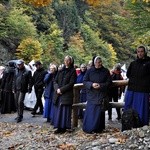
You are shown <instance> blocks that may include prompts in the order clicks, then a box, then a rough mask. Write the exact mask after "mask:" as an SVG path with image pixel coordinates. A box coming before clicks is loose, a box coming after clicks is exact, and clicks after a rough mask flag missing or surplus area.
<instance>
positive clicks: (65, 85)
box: [53, 67, 77, 105]
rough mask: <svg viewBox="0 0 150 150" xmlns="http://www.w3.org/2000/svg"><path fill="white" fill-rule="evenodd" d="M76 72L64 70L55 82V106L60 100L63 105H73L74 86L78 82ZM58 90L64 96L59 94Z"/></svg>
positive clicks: (72, 69)
mask: <svg viewBox="0 0 150 150" xmlns="http://www.w3.org/2000/svg"><path fill="white" fill-rule="evenodd" d="M76 76H77V75H76V70H75V69H74V68H73V67H72V68H65V67H64V68H63V69H62V70H60V71H59V72H58V73H57V75H56V78H55V80H54V90H55V91H54V99H53V100H54V104H56V103H57V100H58V98H59V97H60V99H61V104H66V105H71V104H72V103H73V86H74V83H75V82H76ZM57 89H60V90H61V92H62V95H58V94H57Z"/></svg>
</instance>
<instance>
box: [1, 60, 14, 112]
mask: <svg viewBox="0 0 150 150" xmlns="http://www.w3.org/2000/svg"><path fill="white" fill-rule="evenodd" d="M14 75H15V63H14V62H9V63H8V67H7V68H6V70H5V71H4V74H3V77H2V83H1V90H2V108H1V113H2V114H6V113H11V112H12V111H14V112H16V106H15V100H14V93H13V91H12V86H13V79H14Z"/></svg>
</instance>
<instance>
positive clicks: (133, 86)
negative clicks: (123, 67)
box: [127, 57, 150, 93]
mask: <svg viewBox="0 0 150 150" xmlns="http://www.w3.org/2000/svg"><path fill="white" fill-rule="evenodd" d="M127 77H128V78H129V83H128V90H130V91H135V92H146V93H149V92H150V59H149V57H146V58H145V59H137V60H135V61H133V62H131V64H130V66H129V68H128V70H127Z"/></svg>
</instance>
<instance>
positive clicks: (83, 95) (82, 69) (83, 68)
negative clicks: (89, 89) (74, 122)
mask: <svg viewBox="0 0 150 150" xmlns="http://www.w3.org/2000/svg"><path fill="white" fill-rule="evenodd" d="M86 71H87V66H86V65H85V64H81V65H80V73H79V74H78V75H77V81H76V83H83V78H84V75H85V73H86ZM83 102H86V89H85V88H82V89H81V90H80V103H83ZM83 116H84V112H83V109H79V111H78V118H79V119H83Z"/></svg>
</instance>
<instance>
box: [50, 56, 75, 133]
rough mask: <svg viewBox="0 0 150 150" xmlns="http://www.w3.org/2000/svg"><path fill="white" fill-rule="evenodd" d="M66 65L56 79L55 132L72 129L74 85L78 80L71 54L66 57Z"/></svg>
mask: <svg viewBox="0 0 150 150" xmlns="http://www.w3.org/2000/svg"><path fill="white" fill-rule="evenodd" d="M64 65H65V66H64V67H63V68H62V70H60V71H58V73H57V75H56V78H55V80H54V99H53V101H54V104H55V110H54V111H55V112H54V113H55V114H54V128H57V130H56V131H55V133H64V132H66V129H71V109H72V104H73V86H74V83H75V82H76V70H75V69H74V60H73V58H72V57H71V56H66V57H65V59H64Z"/></svg>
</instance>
